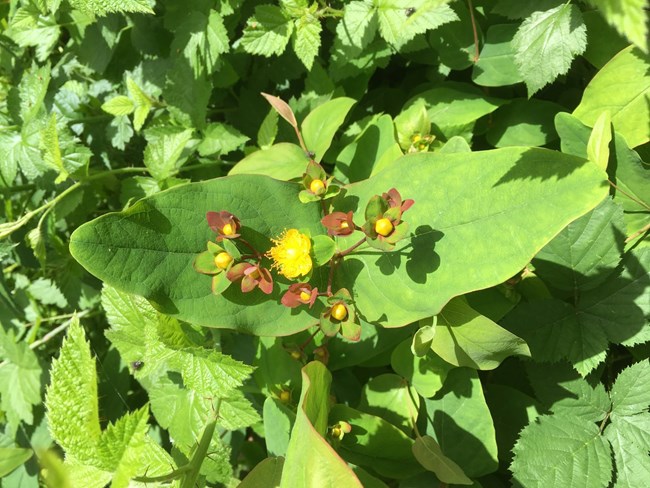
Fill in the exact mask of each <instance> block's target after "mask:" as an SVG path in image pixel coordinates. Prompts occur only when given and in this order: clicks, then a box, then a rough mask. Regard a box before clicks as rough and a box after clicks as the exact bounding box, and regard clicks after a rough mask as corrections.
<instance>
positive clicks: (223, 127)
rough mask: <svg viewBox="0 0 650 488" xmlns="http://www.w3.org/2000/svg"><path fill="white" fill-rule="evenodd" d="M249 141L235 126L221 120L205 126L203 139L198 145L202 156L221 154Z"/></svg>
mask: <svg viewBox="0 0 650 488" xmlns="http://www.w3.org/2000/svg"><path fill="white" fill-rule="evenodd" d="M246 141H248V136H245V135H244V134H242V133H241V132H239V131H238V130H237V129H235V128H234V127H232V126H230V125H228V124H222V123H219V122H215V123H212V124H210V125H208V126H207V127H206V128H205V132H204V135H203V140H202V141H201V143H200V144H199V145H198V146H197V150H198V152H199V154H200V155H201V156H210V155H212V154H219V155H221V156H223V155H225V154H228V153H230V152H232V151H235V150H236V149H238V148H239V147H240V146H241V145H242V144H244V143H245V142H246Z"/></svg>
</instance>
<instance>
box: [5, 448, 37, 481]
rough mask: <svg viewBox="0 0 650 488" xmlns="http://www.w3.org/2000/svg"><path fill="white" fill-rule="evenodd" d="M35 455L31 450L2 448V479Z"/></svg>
mask: <svg viewBox="0 0 650 488" xmlns="http://www.w3.org/2000/svg"><path fill="white" fill-rule="evenodd" d="M33 455H34V451H32V450H31V449H23V448H20V447H0V477H3V476H6V475H8V474H9V473H11V472H12V471H13V470H14V469H16V468H17V467H18V466H20V465H21V464H23V463H25V462H26V461H27V460H28V459H29V458H31V457H32V456H33Z"/></svg>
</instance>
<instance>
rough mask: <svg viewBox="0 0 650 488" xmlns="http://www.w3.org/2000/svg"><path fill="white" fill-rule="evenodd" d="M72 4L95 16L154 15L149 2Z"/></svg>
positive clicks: (106, 0) (126, 0) (87, 1)
mask: <svg viewBox="0 0 650 488" xmlns="http://www.w3.org/2000/svg"><path fill="white" fill-rule="evenodd" d="M70 4H71V5H72V6H73V7H74V8H76V9H79V10H81V11H84V12H87V13H90V14H95V15H106V14H108V13H110V12H141V13H145V14H153V10H152V9H151V4H150V3H149V1H148V0H70Z"/></svg>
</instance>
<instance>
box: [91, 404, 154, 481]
mask: <svg viewBox="0 0 650 488" xmlns="http://www.w3.org/2000/svg"><path fill="white" fill-rule="evenodd" d="M148 419H149V407H148V406H145V407H143V408H141V409H139V410H136V411H135V412H129V413H127V414H126V415H124V416H123V417H121V418H120V419H119V420H118V421H117V422H115V424H109V425H108V426H107V427H106V429H105V430H104V431H103V432H102V435H101V437H100V439H99V445H98V454H99V457H100V460H101V461H100V465H101V466H102V467H103V468H104V469H105V470H107V471H110V472H112V473H113V478H112V482H111V487H115V488H120V487H127V486H129V482H130V480H131V478H133V477H134V476H135V475H136V474H137V473H138V471H139V470H140V468H141V457H142V455H143V451H144V450H145V449H146V448H147V446H146V443H145V438H146V435H147V431H148V430H149V425H148V424H147V420H148Z"/></svg>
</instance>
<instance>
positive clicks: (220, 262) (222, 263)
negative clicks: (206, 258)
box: [214, 252, 232, 269]
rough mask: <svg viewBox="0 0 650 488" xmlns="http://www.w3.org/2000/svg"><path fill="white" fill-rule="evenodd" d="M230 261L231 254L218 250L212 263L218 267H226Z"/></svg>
mask: <svg viewBox="0 0 650 488" xmlns="http://www.w3.org/2000/svg"><path fill="white" fill-rule="evenodd" d="M230 263H232V256H231V255H230V254H228V253H227V252H220V253H219V254H217V255H216V256H215V257H214V264H216V265H217V267H218V268H220V269H226V268H227V267H228V266H229V265H230Z"/></svg>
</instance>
